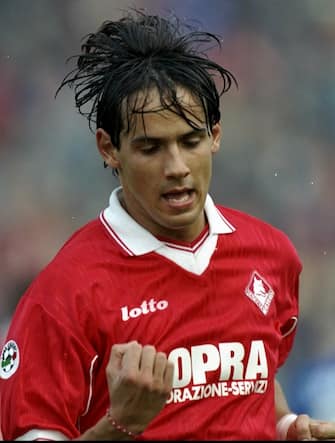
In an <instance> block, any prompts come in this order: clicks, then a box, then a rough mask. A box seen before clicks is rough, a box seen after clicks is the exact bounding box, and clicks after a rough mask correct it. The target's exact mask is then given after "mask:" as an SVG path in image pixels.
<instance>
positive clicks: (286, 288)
mask: <svg viewBox="0 0 335 443" xmlns="http://www.w3.org/2000/svg"><path fill="white" fill-rule="evenodd" d="M288 250H289V254H288V255H287V256H286V257H285V259H284V271H283V278H282V290H281V297H280V300H279V302H278V305H277V311H278V317H279V322H280V332H281V336H282V339H281V344H280V347H279V360H278V367H279V366H281V365H282V364H283V363H284V362H285V360H286V359H287V357H288V355H289V353H290V351H291V349H292V347H293V343H294V339H295V335H296V328H297V324H298V318H299V282H300V274H301V271H302V263H301V261H300V259H299V257H298V255H297V252H296V250H295V248H294V247H293V246H292V244H290V243H289V244H288Z"/></svg>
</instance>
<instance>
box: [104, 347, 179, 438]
mask: <svg viewBox="0 0 335 443" xmlns="http://www.w3.org/2000/svg"><path fill="white" fill-rule="evenodd" d="M173 369H174V367H173V364H172V363H171V362H169V361H168V360H167V357H166V354H165V353H163V352H157V351H156V349H155V347H154V346H150V345H145V346H142V345H140V344H139V343H137V342H136V341H132V342H129V343H124V344H116V345H114V346H113V347H112V350H111V355H110V359H109V363H108V365H107V367H106V376H107V383H108V390H109V397H110V404H111V416H112V417H113V419H114V420H115V421H116V422H117V423H120V424H122V425H123V426H125V427H126V428H127V429H129V430H130V431H132V432H135V433H139V432H143V430H144V429H145V428H146V427H147V426H148V424H149V423H150V422H151V420H152V419H153V418H154V417H155V416H156V415H157V414H158V413H159V412H160V411H161V410H162V409H163V407H164V405H165V403H166V401H167V399H168V396H169V394H170V392H171V389H172V382H173Z"/></svg>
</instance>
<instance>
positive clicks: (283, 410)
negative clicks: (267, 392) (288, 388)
mask: <svg viewBox="0 0 335 443" xmlns="http://www.w3.org/2000/svg"><path fill="white" fill-rule="evenodd" d="M275 405H276V420H277V422H278V420H280V419H281V418H282V417H283V416H284V415H287V414H291V413H292V411H291V410H290V408H289V405H288V403H287V400H286V397H285V394H284V391H283V389H282V387H281V385H280V383H279V381H278V380H277V379H275Z"/></svg>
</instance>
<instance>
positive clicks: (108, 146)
mask: <svg viewBox="0 0 335 443" xmlns="http://www.w3.org/2000/svg"><path fill="white" fill-rule="evenodd" d="M95 139H96V143H97V148H98V150H99V152H100V154H101V156H102V158H103V159H104V162H105V163H106V164H107V165H108V166H109V167H110V168H113V169H117V168H118V167H119V165H120V163H119V158H118V152H119V151H118V149H117V148H116V147H115V146H114V145H113V143H112V141H111V138H110V135H109V134H108V133H107V132H106V131H105V130H104V129H102V128H98V129H97V130H96V133H95Z"/></svg>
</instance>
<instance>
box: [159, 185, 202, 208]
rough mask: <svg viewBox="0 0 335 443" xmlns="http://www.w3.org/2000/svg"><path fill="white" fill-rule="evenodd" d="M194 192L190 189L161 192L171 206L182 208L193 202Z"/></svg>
mask: <svg viewBox="0 0 335 443" xmlns="http://www.w3.org/2000/svg"><path fill="white" fill-rule="evenodd" d="M194 197H195V192H194V190H192V189H173V190H171V191H169V192H166V193H164V194H163V198H164V200H165V201H166V202H167V203H168V205H169V206H170V207H171V208H177V209H181V208H182V209H184V208H187V207H189V206H191V205H192V204H193V201H194Z"/></svg>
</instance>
